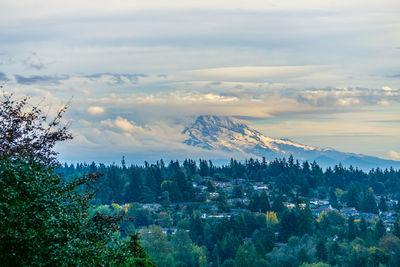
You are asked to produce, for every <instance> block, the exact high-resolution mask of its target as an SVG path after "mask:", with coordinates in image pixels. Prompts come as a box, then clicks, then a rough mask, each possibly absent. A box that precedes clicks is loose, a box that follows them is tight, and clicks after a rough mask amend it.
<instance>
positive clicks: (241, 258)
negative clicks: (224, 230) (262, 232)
mask: <svg viewBox="0 0 400 267" xmlns="http://www.w3.org/2000/svg"><path fill="white" fill-rule="evenodd" d="M256 259H257V252H256V250H255V248H254V246H253V245H252V244H251V243H250V244H249V245H245V246H240V247H239V249H238V250H237V252H236V256H235V267H251V266H253V263H254V262H255V261H256Z"/></svg>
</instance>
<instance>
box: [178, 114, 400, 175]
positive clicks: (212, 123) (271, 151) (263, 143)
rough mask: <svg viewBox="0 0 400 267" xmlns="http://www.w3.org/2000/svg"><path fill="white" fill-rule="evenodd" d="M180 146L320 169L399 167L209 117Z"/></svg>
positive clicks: (188, 131) (189, 129)
mask: <svg viewBox="0 0 400 267" xmlns="http://www.w3.org/2000/svg"><path fill="white" fill-rule="evenodd" d="M182 133H183V134H184V135H186V140H185V141H184V143H185V144H186V145H189V146H195V147H200V148H203V149H207V150H221V151H227V152H242V153H246V154H251V155H254V156H256V157H265V158H266V159H269V160H272V159H275V158H277V157H286V158H287V157H289V156H290V155H291V154H292V155H293V156H294V157H295V158H296V159H299V160H309V161H314V160H316V161H317V162H318V163H320V164H321V165H322V166H328V165H333V163H339V162H341V163H342V164H343V165H353V166H357V167H360V168H364V169H368V168H373V167H377V166H379V167H389V166H395V167H400V162H398V161H390V160H384V159H380V158H377V157H370V156H365V155H360V154H354V153H344V152H340V151H337V150H334V149H331V148H317V147H312V146H307V145H302V144H298V143H295V142H293V141H291V140H288V139H275V138H270V137H266V136H264V135H263V134H261V133H260V132H258V131H256V130H254V129H252V128H250V127H249V126H248V125H247V124H246V123H245V122H243V121H241V120H238V119H235V118H232V117H222V116H212V115H202V116H199V117H198V118H197V119H196V121H195V122H194V123H193V124H192V125H191V126H189V127H186V128H185V130H184V131H183V132H182Z"/></svg>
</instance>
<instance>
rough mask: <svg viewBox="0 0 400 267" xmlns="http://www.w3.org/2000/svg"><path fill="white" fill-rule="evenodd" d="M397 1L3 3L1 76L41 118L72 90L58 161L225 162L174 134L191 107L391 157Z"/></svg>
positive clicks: (397, 87)
mask: <svg viewBox="0 0 400 267" xmlns="http://www.w3.org/2000/svg"><path fill="white" fill-rule="evenodd" d="M399 11H400V4H399V3H398V1H395V0H384V1H381V2H379V3H376V2H375V1H360V0H352V1H347V2H346V3H335V2H332V3H328V2H323V3H321V2H320V1H300V2H296V3H292V2H291V1H279V2H274V1H255V2H254V3H251V4H250V3H247V2H244V1H229V2H228V1H219V2H218V3H215V2H212V1H202V2H193V3H187V2H184V1H179V0H175V1H169V2H168V3H164V2H161V1H151V2H148V3H143V2H141V1H131V2H129V3H125V2H122V1H119V2H116V3H113V4H110V3H109V2H106V1H96V2H93V3H92V2H90V3H79V2H78V1H69V2H61V1H52V2H48V1H44V0H43V1H42V0H40V1H35V3H34V4H33V3H31V2H30V1H18V2H15V1H8V0H7V1H2V3H0V15H1V16H0V20H1V22H2V23H1V24H0V32H1V33H2V34H1V35H0V40H1V42H0V84H2V85H3V87H4V89H3V91H4V92H8V93H14V94H15V95H30V96H32V98H33V100H34V101H35V102H36V103H40V104H41V105H42V106H43V107H44V109H45V110H48V113H49V114H52V112H54V110H56V109H57V107H60V106H62V105H65V104H66V103H68V101H69V100H70V99H71V98H72V104H71V105H70V107H69V110H68V112H67V113H66V116H65V119H66V120H67V121H70V122H71V128H70V129H71V131H72V133H73V135H74V136H75V138H74V140H73V141H71V142H67V143H65V144H62V145H59V146H57V150H58V151H59V152H60V156H59V158H60V161H75V162H83V161H88V162H91V161H96V162H102V161H103V162H104V161H108V162H112V161H118V159H120V158H121V156H122V155H125V156H126V157H127V159H128V160H132V161H135V160H137V161H139V160H141V161H142V162H144V161H145V160H149V161H151V160H156V159H159V158H177V157H181V158H199V157H201V156H202V157H203V158H207V159H208V158H211V159H212V157H213V156H218V157H220V158H223V156H224V157H226V158H227V157H228V156H229V153H225V154H224V153H222V152H216V153H211V154H210V153H208V152H207V151H205V150H201V149H198V148H195V147H189V146H186V145H183V144H182V142H183V140H184V137H183V136H182V134H181V132H182V131H183V129H184V127H186V126H188V125H190V124H191V123H192V122H193V121H194V119H195V118H196V117H197V116H199V115H201V114H211V115H217V116H233V117H235V118H239V119H243V120H245V121H247V122H248V124H249V127H252V128H254V129H255V130H257V131H259V132H261V133H262V134H263V135H265V136H267V137H271V138H279V139H290V140H292V141H294V142H297V143H301V144H305V145H309V146H315V147H320V148H323V147H331V148H333V149H335V150H338V151H343V152H351V153H357V154H364V155H370V156H375V157H380V158H384V159H390V160H397V161H399V160H400V142H399V139H398V136H400V120H399V119H398V114H400V105H399V102H400V72H399V69H400V63H399V62H400V60H399V59H400V47H399V41H400V37H399V35H398V34H397V33H398V31H399V29H400V22H399V20H398V17H399V13H400V12H399ZM207 155H209V157H207ZM228 158H230V157H228Z"/></svg>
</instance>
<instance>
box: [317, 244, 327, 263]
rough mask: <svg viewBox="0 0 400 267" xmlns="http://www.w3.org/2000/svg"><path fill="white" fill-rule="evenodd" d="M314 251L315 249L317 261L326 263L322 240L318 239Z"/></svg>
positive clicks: (324, 246)
mask: <svg viewBox="0 0 400 267" xmlns="http://www.w3.org/2000/svg"><path fill="white" fill-rule="evenodd" d="M315 249H316V252H315V256H316V257H317V259H319V260H321V261H326V259H327V257H328V251H327V249H326V245H325V242H324V240H322V239H320V240H319V241H318V243H317V246H316V247H315Z"/></svg>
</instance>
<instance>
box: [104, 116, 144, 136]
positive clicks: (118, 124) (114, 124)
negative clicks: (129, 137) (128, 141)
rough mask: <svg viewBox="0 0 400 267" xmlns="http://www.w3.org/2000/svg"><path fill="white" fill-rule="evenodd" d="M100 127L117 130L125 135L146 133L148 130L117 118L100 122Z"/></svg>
mask: <svg viewBox="0 0 400 267" xmlns="http://www.w3.org/2000/svg"><path fill="white" fill-rule="evenodd" d="M100 123H101V124H102V125H105V126H108V127H110V128H118V129H120V130H122V131H124V132H126V133H134V132H139V133H143V132H148V131H149V129H146V128H143V127H140V126H138V125H136V123H135V122H133V121H128V120H127V119H125V118H122V117H120V116H118V117H117V118H116V119H115V120H110V119H108V120H103V121H101V122H100Z"/></svg>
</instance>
